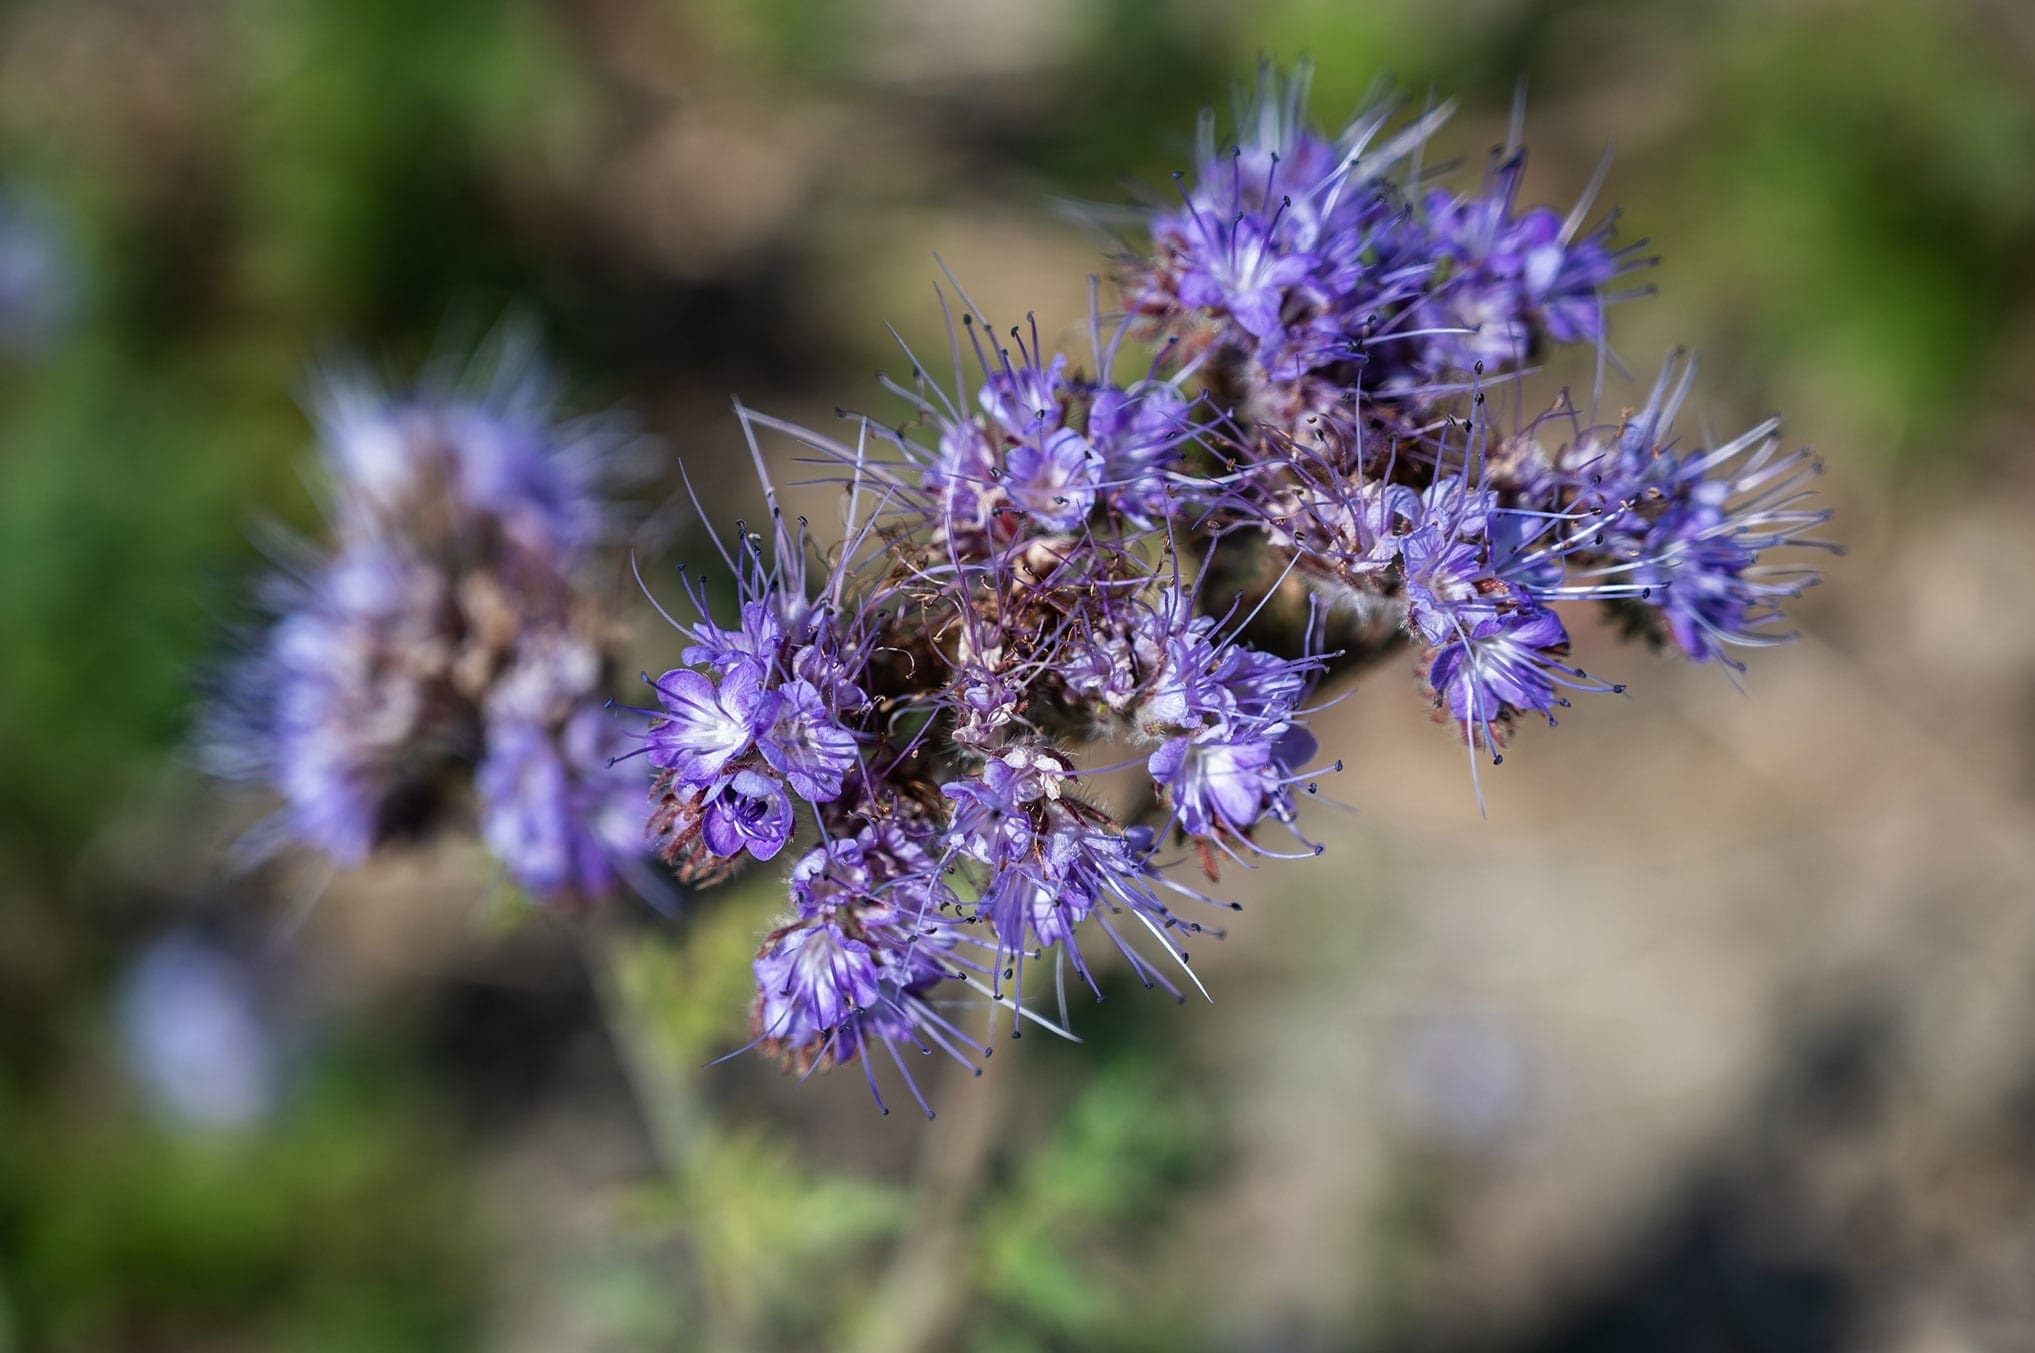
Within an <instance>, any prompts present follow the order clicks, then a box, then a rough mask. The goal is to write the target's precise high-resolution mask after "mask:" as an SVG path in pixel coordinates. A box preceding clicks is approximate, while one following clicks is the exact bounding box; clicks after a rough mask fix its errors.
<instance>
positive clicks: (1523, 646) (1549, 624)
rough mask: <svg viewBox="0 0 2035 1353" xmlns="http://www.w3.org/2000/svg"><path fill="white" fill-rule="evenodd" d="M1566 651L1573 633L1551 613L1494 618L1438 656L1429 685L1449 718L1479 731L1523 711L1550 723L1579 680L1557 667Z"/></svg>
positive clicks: (1526, 610) (1527, 610) (1525, 610)
mask: <svg viewBox="0 0 2035 1353" xmlns="http://www.w3.org/2000/svg"><path fill="white" fill-rule="evenodd" d="M1568 645H1569V632H1568V630H1566V629H1564V628H1563V626H1562V622H1561V618H1560V617H1559V616H1557V615H1556V614H1555V613H1554V612H1553V611H1550V610H1546V609H1544V608H1541V607H1538V606H1519V607H1515V608H1513V609H1510V610H1507V611H1502V612H1496V613H1493V614H1491V615H1488V616H1486V617H1485V618H1483V619H1482V620H1480V621H1479V622H1478V623H1477V624H1476V625H1475V626H1473V627H1470V628H1469V629H1468V630H1467V632H1465V633H1464V634H1463V635H1462V636H1461V637H1459V638H1457V639H1455V640H1453V641H1451V642H1448V643H1445V644H1443V645H1442V646H1441V647H1440V648H1439V649H1437V650H1436V652H1435V655H1434V659H1433V662H1432V664H1431V665H1430V666H1429V668H1428V684H1429V685H1431V686H1432V687H1433V688H1434V690H1435V691H1436V693H1437V694H1438V695H1439V697H1440V698H1441V700H1442V702H1443V704H1444V705H1445V707H1446V708H1447V709H1448V712H1449V713H1450V714H1452V715H1453V716H1455V717H1456V718H1457V719H1460V720H1462V721H1463V722H1465V723H1468V724H1472V725H1475V726H1477V727H1479V728H1487V727H1488V726H1489V725H1490V724H1491V723H1492V722H1493V721H1494V720H1497V719H1500V718H1502V717H1504V716H1506V715H1508V714H1512V713H1515V712H1519V711H1524V710H1532V711H1533V712H1535V713H1537V714H1545V715H1548V716H1549V717H1550V718H1552V717H1553V711H1554V709H1555V707H1556V706H1557V705H1566V704H1567V703H1568V701H1567V700H1565V699H1562V698H1561V697H1560V696H1559V695H1558V694H1557V688H1558V687H1561V686H1568V685H1573V684H1574V682H1575V679H1576V678H1577V677H1578V676H1579V674H1578V673H1577V672H1576V671H1575V669H1573V668H1571V667H1569V666H1567V665H1566V664H1564V663H1562V662H1560V661H1559V658H1560V657H1561V655H1563V654H1565V653H1567V652H1568ZM1593 689H1596V688H1593ZM1604 689H1609V688H1604Z"/></svg>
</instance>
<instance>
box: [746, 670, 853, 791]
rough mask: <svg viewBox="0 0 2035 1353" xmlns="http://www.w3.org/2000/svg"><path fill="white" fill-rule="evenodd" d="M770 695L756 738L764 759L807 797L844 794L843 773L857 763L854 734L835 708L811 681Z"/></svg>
mask: <svg viewBox="0 0 2035 1353" xmlns="http://www.w3.org/2000/svg"><path fill="white" fill-rule="evenodd" d="M726 689H727V687H726V684H725V683H723V686H722V690H723V691H725V690H726ZM766 700H767V702H768V703H767V704H763V705H761V706H759V708H761V709H765V710H767V711H768V715H767V718H768V723H767V724H765V725H764V726H763V727H762V729H761V730H760V731H759V732H758V733H757V739H756V745H757V747H758V748H759V749H761V751H762V752H763V759H764V760H765V761H768V762H769V763H770V764H771V765H772V766H773V767H775V768H776V769H777V770H779V771H781V772H782V773H783V774H784V777H785V778H786V779H788V780H790V781H791V787H792V788H793V789H794V790H796V791H797V792H798V795H799V797H801V798H803V799H808V800H810V801H811V802H814V803H824V802H826V801H827V800H828V799H831V798H833V797H834V796H835V795H837V794H839V793H840V792H841V777H842V776H843V775H845V774H847V773H848V771H849V769H850V768H851V767H853V766H854V764H855V738H854V735H853V734H851V733H849V732H848V731H847V730H846V729H844V728H842V727H841V726H840V725H839V724H837V723H835V722H834V716H833V711H832V710H830V709H829V708H828V707H827V702H826V701H825V700H824V699H823V698H822V697H821V695H820V692H819V690H818V689H817V688H815V687H814V685H813V684H812V683H811V682H810V681H804V680H798V681H792V682H789V683H787V684H785V685H783V686H780V687H778V689H777V690H776V691H775V692H773V693H772V694H771V695H770V696H768V697H766Z"/></svg>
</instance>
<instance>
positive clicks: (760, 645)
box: [679, 601, 784, 668]
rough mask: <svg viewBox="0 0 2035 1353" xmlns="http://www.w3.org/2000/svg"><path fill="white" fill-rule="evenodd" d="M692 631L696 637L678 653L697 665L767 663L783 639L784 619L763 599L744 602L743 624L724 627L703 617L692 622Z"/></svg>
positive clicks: (759, 664) (688, 661) (762, 665)
mask: <svg viewBox="0 0 2035 1353" xmlns="http://www.w3.org/2000/svg"><path fill="white" fill-rule="evenodd" d="M692 633H693V635H694V636H695V638H696V640H697V641H696V642H694V643H691V644H688V645H686V648H685V651H684V652H683V653H681V654H680V655H679V656H680V657H682V658H683V659H684V660H685V661H686V662H687V663H689V664H692V665H694V666H707V667H717V668H727V667H732V666H734V665H735V664H736V663H738V662H744V661H746V662H749V663H751V664H753V665H755V666H758V667H767V666H768V665H769V664H770V663H771V662H773V661H774V660H775V659H776V657H777V650H778V646H779V645H780V644H782V643H783V642H784V625H783V622H781V621H780V620H779V619H778V617H777V615H776V613H775V612H774V611H772V610H771V608H770V604H769V603H768V602H764V601H750V602H745V603H743V605H742V624H741V626H740V628H737V629H732V630H724V629H721V628H720V627H718V626H716V625H715V624H713V623H712V622H711V621H707V620H702V621H700V622H699V623H698V624H696V625H694V626H693V628H692Z"/></svg>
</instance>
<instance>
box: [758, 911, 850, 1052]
mask: <svg viewBox="0 0 2035 1353" xmlns="http://www.w3.org/2000/svg"><path fill="white" fill-rule="evenodd" d="M756 987H757V990H758V991H759V992H760V993H761V994H762V998H763V1007H762V1011H761V1014H760V1016H759V1020H760V1023H761V1024H762V1027H763V1030H764V1032H765V1033H767V1034H768V1035H769V1036H770V1037H771V1038H773V1039H783V1040H785V1041H786V1042H789V1043H793V1044H805V1043H811V1042H813V1041H814V1040H816V1039H819V1038H823V1037H824V1036H826V1035H828V1034H830V1033H832V1032H833V1030H834V1027H835V1026H836V1025H838V1024H840V1023H841V1021H842V1020H844V1019H846V1018H847V1017H848V1016H850V1015H852V1014H855V1013H857V1012H859V1011H861V1010H862V1009H864V1008H865V1007H867V1006H869V1005H872V1004H874V1003H875V1001H876V997H877V991H878V988H877V970H876V960H875V958H874V957H873V956H872V955H871V953H870V948H869V945H867V944H866V943H864V942H863V941H861V940H854V939H850V938H848V936H846V935H845V934H843V933H842V931H841V928H840V927H839V926H838V925H835V924H834V923H833V922H831V921H813V922H808V923H805V924H801V925H795V926H791V927H789V928H787V929H786V930H785V931H784V932H783V934H782V935H780V936H779V937H778V938H777V939H776V940H775V941H774V942H773V943H771V944H769V945H767V946H765V948H764V951H763V952H762V953H761V954H759V955H758V956H757V958H756Z"/></svg>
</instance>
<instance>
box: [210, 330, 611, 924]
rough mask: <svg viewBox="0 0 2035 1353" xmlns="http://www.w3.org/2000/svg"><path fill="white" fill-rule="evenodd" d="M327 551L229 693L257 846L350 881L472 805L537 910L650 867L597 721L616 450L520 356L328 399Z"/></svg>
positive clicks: (300, 561)
mask: <svg viewBox="0 0 2035 1353" xmlns="http://www.w3.org/2000/svg"><path fill="white" fill-rule="evenodd" d="M319 412H320V423H321V430H322V434H323V435H322V439H321V442H322V450H323V452H324V460H325V465H326V468H327V470H328V472H329V476H330V479H329V484H330V493H331V500H330V504H329V509H328V516H329V518H330V521H331V526H332V535H333V543H332V544H331V546H330V547H329V549H325V550H320V549H318V548H316V547H313V546H311V545H309V544H298V545H295V546H293V547H292V550H291V553H292V554H293V555H294V556H295V557H296V558H295V561H294V562H293V563H292V565H291V566H290V567H288V568H286V569H285V570H284V571H283V572H282V573H281V574H280V575H279V576H278V577H277V578H276V579H275V580H274V581H273V583H272V584H271V588H270V595H269V601H270V606H271V609H272V611H273V619H272V621H271V622H270V623H269V624H268V625H267V627H266V628H265V630H264V631H263V632H262V633H261V634H260V635H259V636H258V637H257V638H256V640H255V642H254V644H253V651H252V652H251V653H250V654H249V656H247V657H246V658H244V659H243V660H241V662H240V664H239V665H238V667H237V668H236V669H234V670H233V671H232V672H230V673H229V674H228V678H227V681H226V683H225V690H224V692H223V699H222V701H221V704H220V707H219V708H218V710H217V711H216V719H215V726H214V728H213V730H212V731H213V733H214V737H213V739H212V752H213V754H214V759H215V762H216V764H217V765H218V767H219V768H220V769H221V770H222V771H224V772H226V773H228V774H231V775H234V776H236V777H238V778H242V779H248V780H253V781H256V782H259V783H262V784H265V785H267V786H269V787H270V788H271V789H273V790H274V791H275V792H276V793H278V794H279V795H280V797H281V798H282V801H283V806H282V809H281V810H280V812H279V813H278V814H277V815H276V816H275V817H274V818H273V819H271V821H270V822H269V824H268V828H267V831H266V832H264V833H263V834H262V836H263V837H264V838H265V839H266V843H267V844H270V845H273V844H280V843H282V842H285V841H288V842H294V843H297V844H300V845H304V846H308V847H311V848H313V849H315V850H318V851H320V852H323V853H324V854H325V855H327V856H329V857H330V858H331V859H332V860H334V861H335V862H336V863H338V864H341V865H354V864H358V863H360V862H361V861H363V860H364V859H366V858H367V857H368V856H369V855H370V854H371V853H372V852H373V851H375V850H376V849H377V848H379V847H381V846H383V845H385V844H387V843H389V842H391V841H393V840H396V839H400V838H403V837H409V836H416V835H419V834H421V833H423V832H425V831H428V830H429V829H431V828H433V827H434V826H436V825H437V824H439V823H440V822H441V821H443V820H444V819H445V818H446V817H447V816H448V815H450V814H451V813H452V812H454V811H456V810H457V809H459V808H460V807H462V806H463V805H464V803H465V802H466V801H467V800H468V799H469V798H470V799H471V801H472V803H473V811H474V812H475V814H476V815H477V819H478V828H479V833H480V836H481V838H482V840H483V841H484V842H485V843H486V845H487V846H488V848H489V849H490V851H491V852H492V853H493V854H494V855H495V857H496V858H497V859H498V860H499V861H500V862H501V863H502V865H503V866H504V868H505V869H506V870H507V871H508V873H509V874H510V875H511V877H513V878H514V879H515V880H516V881H517V882H518V883H519V884H520V885H522V886H523V887H525V888H527V889H529V890H530V891H531V892H533V893H535V894H538V895H540V896H544V897H568V896H569V897H580V898H594V897H600V896H602V895H604V894H606V893H607V892H609V891H610V890H611V889H612V887H613V886H614V884H615V882H616V880H617V876H618V872H619V871H620V870H621V869H623V868H625V867H628V865H629V863H630V862H631V861H633V860H634V859H635V858H636V857H638V856H640V855H641V854H642V853H643V849H644V847H643V845H642V841H643V815H642V807H641V805H642V802H643V795H642V786H641V784H640V782H638V781H637V780H636V778H635V777H633V776H631V775H628V774H625V773H617V772H615V771H612V770H611V769H610V768H609V767H608V764H607V763H608V761H609V759H610V758H611V757H613V756H614V755H615V754H616V753H618V752H620V751H624V750H626V749H627V745H628V744H627V740H626V736H625V733H624V731H623V729H622V728H621V726H620V725H619V724H618V723H617V722H616V721H615V719H614V718H613V716H612V715H610V714H609V713H608V712H607V711H606V710H604V709H603V708H602V706H603V703H604V697H605V693H606V684H607V677H608V669H609V667H610V665H611V664H610V657H609V653H610V650H611V648H612V646H613V639H614V635H613V632H612V631H613V626H612V623H611V622H610V621H608V620H607V619H606V618H605V617H604V616H603V615H602V614H601V611H600V608H599V606H598V605H597V604H596V602H595V601H594V599H593V597H592V596H591V594H590V593H589V592H588V591H587V589H586V587H585V582H584V577H583V575H584V573H585V570H586V566H587V563H588V558H589V553H590V551H591V550H592V548H593V547H594V546H595V545H596V544H597V543H598V542H599V540H600V539H601V537H602V536H603V534H604V533H605V532H606V530H607V523H606V515H605V512H604V510H603V507H602V499H601V493H600V489H601V484H600V476H601V475H602V474H604V473H607V472H609V471H610V470H612V469H613V467H614V466H615V464H616V462H617V452H619V451H620V450H621V448H622V447H623V445H624V443H625V440H626V438H625V437H623V436H622V434H621V433H620V432H619V431H618V430H617V429H616V428H615V427H614V426H613V425H612V424H609V423H593V424H577V425H575V424H570V423H561V422H559V421H557V420H556V419H555V418H554V416H553V414H552V411H551V401H550V395H549V390H548V387H547V383H546V382H545V380H544V378H543V377H542V375H541V373H539V372H538V371H537V370H536V369H535V368H534V366H533V365H532V364H531V363H530V361H529V360H528V359H527V358H526V357H525V356H524V355H523V354H522V353H521V352H520V350H518V349H517V348H515V347H513V346H511V347H510V348H509V349H507V350H505V351H504V352H503V353H502V354H500V356H499V358H498V361H497V363H496V366H495V369H494V370H493V373H492V375H491V376H488V377H485V378H481V377H467V378H464V379H461V380H454V381H446V382H441V383H440V385H439V387H438V388H426V389H420V390H418V391H416V392H414V393H411V394H407V395H400V396H399V395H393V394H389V393H386V392H384V391H382V390H380V389H378V388H376V387H374V386H373V385H371V384H370V383H368V382H366V381H364V380H359V379H343V380H338V381H335V382H333V383H332V384H331V385H330V386H329V388H328V389H327V390H326V392H325V393H324V396H323V398H322V400H321V401H320V407H319Z"/></svg>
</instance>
